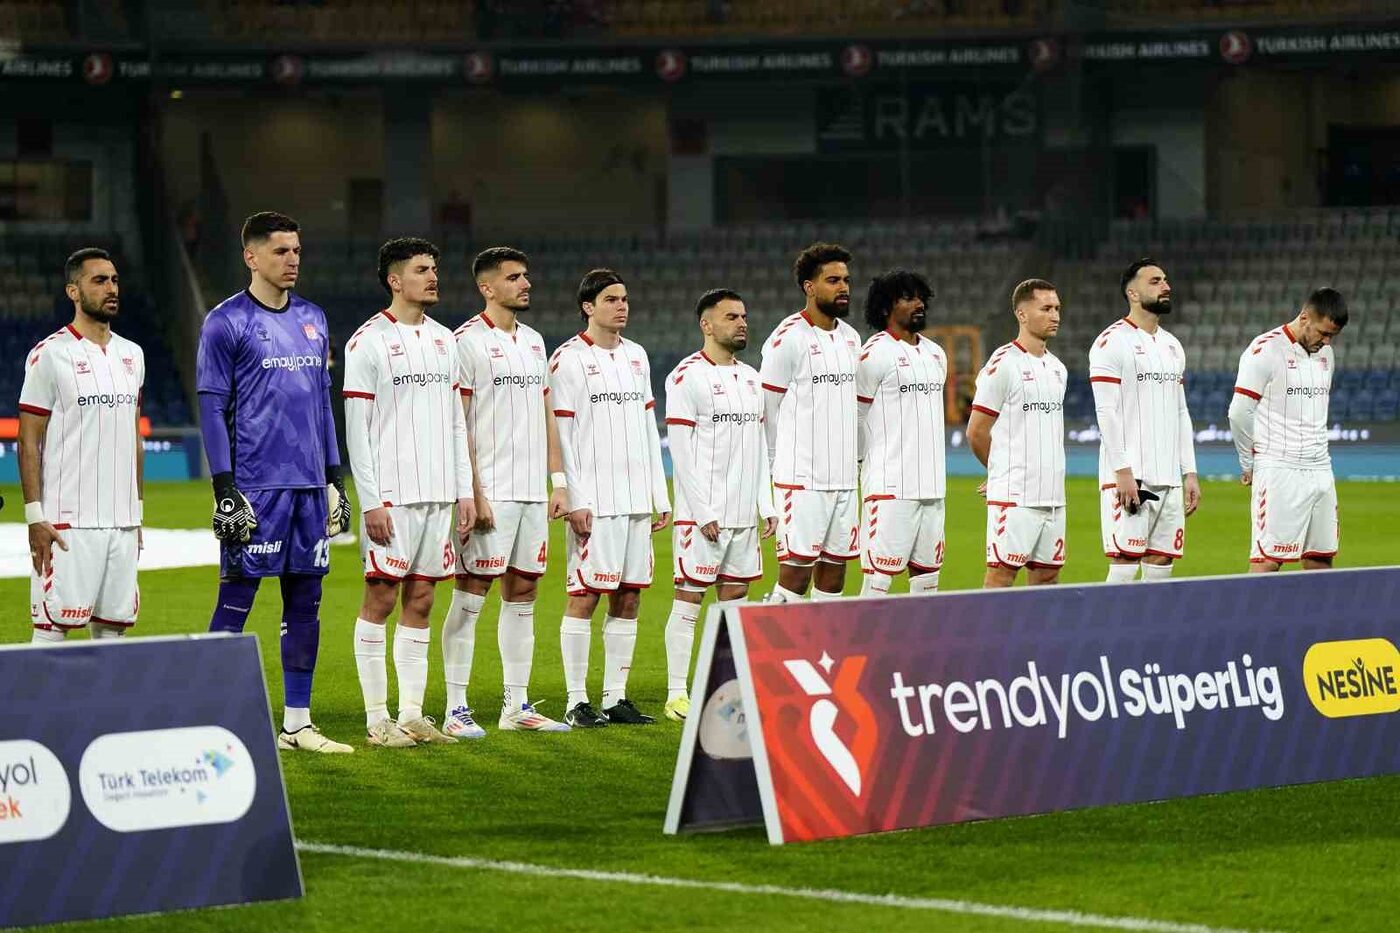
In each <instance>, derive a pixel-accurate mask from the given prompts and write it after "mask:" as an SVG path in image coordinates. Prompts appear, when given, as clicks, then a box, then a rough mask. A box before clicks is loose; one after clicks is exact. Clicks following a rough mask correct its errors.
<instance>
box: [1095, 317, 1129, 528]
mask: <svg viewBox="0 0 1400 933" xmlns="http://www.w3.org/2000/svg"><path fill="white" fill-rule="evenodd" d="M1099 343H1100V341H1095V342H1094V346H1093V347H1091V348H1090V349H1089V386H1090V388H1092V389H1093V391H1094V414H1095V415H1096V416H1097V418H1098V422H1099V444H1100V446H1101V447H1102V448H1103V456H1104V460H1105V462H1106V463H1107V464H1108V468H1109V469H1110V470H1112V471H1113V479H1114V482H1115V483H1117V486H1118V488H1117V489H1116V490H1114V495H1116V496H1117V497H1118V502H1119V503H1120V504H1121V505H1122V506H1123V507H1124V508H1126V509H1127V510H1128V511H1129V512H1136V511H1137V510H1138V506H1139V504H1140V503H1139V499H1138V491H1137V481H1136V480H1135V479H1134V478H1133V467H1132V464H1131V463H1130V462H1129V460H1128V445H1127V440H1126V436H1125V432H1124V425H1123V369H1124V367H1123V362H1122V359H1121V358H1120V356H1119V353H1118V348H1117V347H1116V346H1115V345H1113V344H1112V343H1111V342H1110V345H1109V346H1099Z"/></svg>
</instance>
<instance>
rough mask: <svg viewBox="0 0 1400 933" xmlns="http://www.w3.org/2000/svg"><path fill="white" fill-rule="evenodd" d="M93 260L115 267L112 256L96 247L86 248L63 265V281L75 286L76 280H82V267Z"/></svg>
mask: <svg viewBox="0 0 1400 933" xmlns="http://www.w3.org/2000/svg"><path fill="white" fill-rule="evenodd" d="M93 259H100V260H103V261H105V262H111V263H112V264H113V265H116V263H115V262H113V261H112V254H111V253H109V252H107V251H106V250H105V249H99V248H98V247H96V246H87V247H84V248H83V249H80V250H78V251H77V252H75V253H74V254H73V255H71V256H69V257H68V260H67V261H66V262H65V263H64V264H63V281H65V282H67V283H68V284H69V285H76V284H77V283H78V279H80V278H82V275H83V265H84V264H85V263H87V262H88V261H89V260H93Z"/></svg>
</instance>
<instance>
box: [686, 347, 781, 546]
mask: <svg viewBox="0 0 1400 933" xmlns="http://www.w3.org/2000/svg"><path fill="white" fill-rule="evenodd" d="M666 424H667V426H668V427H667V430H668V433H669V434H670V437H671V469H672V475H673V476H674V477H675V480H676V522H677V523H682V524H683V523H686V522H694V523H695V524H697V525H706V524H708V523H710V522H712V521H717V522H719V525H720V527H721V528H752V527H753V525H754V522H755V521H756V520H757V519H758V518H759V517H760V516H762V517H767V516H770V515H774V514H775V513H774V511H773V502H772V498H771V495H770V492H769V488H768V444H767V441H766V440H764V436H763V389H762V388H761V387H760V386H759V380H758V371H757V370H755V369H754V368H753V367H752V366H750V365H748V364H747V363H742V362H740V361H738V360H735V361H734V362H733V364H732V365H729V366H720V365H718V364H716V363H715V362H714V361H712V360H711V359H710V358H709V357H708V356H706V355H705V353H704V351H701V352H699V353H692V354H691V355H690V356H688V357H686V358H685V359H683V360H681V361H680V363H679V364H678V365H677V366H676V368H675V369H674V370H672V371H671V374H670V375H669V376H667V377H666Z"/></svg>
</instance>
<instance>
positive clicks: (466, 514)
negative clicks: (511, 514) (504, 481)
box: [457, 498, 496, 544]
mask: <svg viewBox="0 0 1400 933" xmlns="http://www.w3.org/2000/svg"><path fill="white" fill-rule="evenodd" d="M481 502H482V504H483V505H485V506H486V513H487V515H488V517H489V516H490V514H491V504H490V503H489V502H487V501H486V500H485V499H482V500H481ZM495 526H496V522H495V519H491V523H490V524H489V525H487V526H486V530H488V531H489V530H490V529H491V528H494V527H495ZM480 527H481V518H480V516H479V515H478V514H477V508H476V502H475V501H473V500H471V499H465V498H463V499H458V500H457V540H458V541H461V542H462V543H463V544H466V543H467V539H468V538H470V537H471V536H472V529H473V528H480Z"/></svg>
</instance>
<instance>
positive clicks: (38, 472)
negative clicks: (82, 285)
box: [19, 351, 68, 575]
mask: <svg viewBox="0 0 1400 933" xmlns="http://www.w3.org/2000/svg"><path fill="white" fill-rule="evenodd" d="M57 396H58V392H57V383H56V382H55V381H54V378H53V366H52V363H51V362H50V360H49V354H46V353H44V352H43V351H38V352H37V354H36V355H32V357H31V361H30V363H29V366H28V368H27V369H26V370H25V373H24V387H23V388H22V389H20V394H19V485H20V490H21V492H22V493H23V495H24V521H25V523H26V524H27V525H28V526H29V559H30V561H31V563H33V565H34V570H35V571H36V572H37V573H39V574H40V575H43V574H46V573H48V570H49V567H50V565H52V563H53V547H54V545H55V544H56V545H58V546H59V547H60V548H62V549H63V550H65V551H66V550H68V545H67V544H66V543H65V542H64V540H63V538H62V537H61V536H60V535H59V533H58V531H57V530H55V528H54V527H53V524H52V523H51V522H50V521H49V520H48V519H47V518H46V517H45V516H44V480H43V475H44V474H43V462H44V433H45V432H46V431H48V428H49V415H50V414H51V413H52V412H53V408H54V404H55V401H56V399H57Z"/></svg>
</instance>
